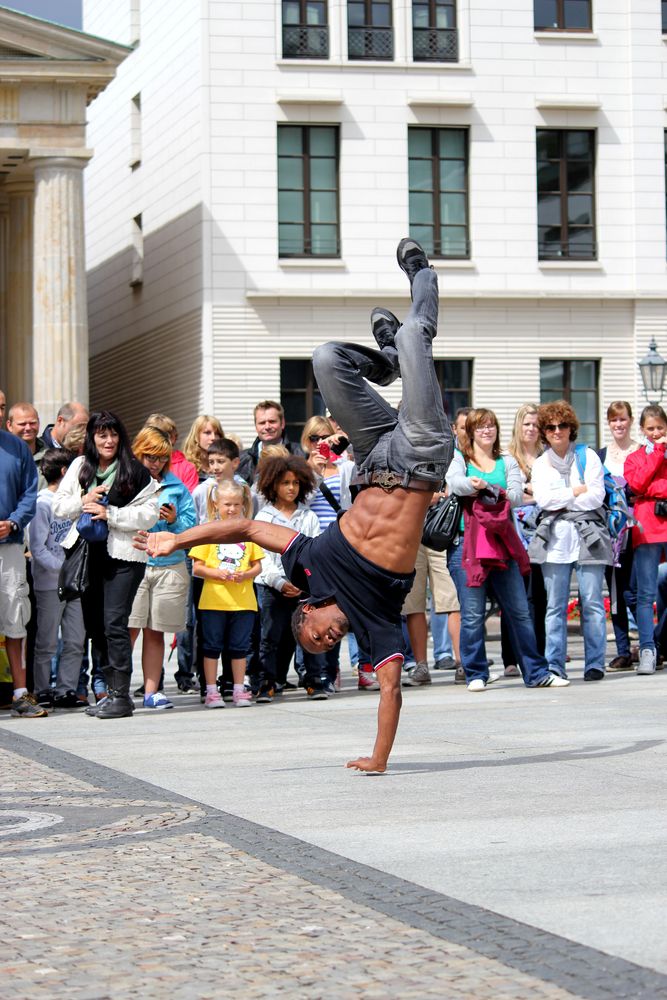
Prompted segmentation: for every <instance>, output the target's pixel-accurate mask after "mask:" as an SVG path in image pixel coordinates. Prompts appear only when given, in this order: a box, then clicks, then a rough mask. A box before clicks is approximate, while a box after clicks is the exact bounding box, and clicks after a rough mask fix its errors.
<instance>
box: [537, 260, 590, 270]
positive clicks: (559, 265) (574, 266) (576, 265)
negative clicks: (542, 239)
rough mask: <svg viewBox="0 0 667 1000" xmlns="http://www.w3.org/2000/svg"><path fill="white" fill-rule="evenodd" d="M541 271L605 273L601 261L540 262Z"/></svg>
mask: <svg viewBox="0 0 667 1000" xmlns="http://www.w3.org/2000/svg"><path fill="white" fill-rule="evenodd" d="M537 266H538V267H539V268H540V270H541V271H604V267H603V266H602V264H601V263H600V261H599V260H538V262H537Z"/></svg>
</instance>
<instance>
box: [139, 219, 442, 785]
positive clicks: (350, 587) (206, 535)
mask: <svg viewBox="0 0 667 1000" xmlns="http://www.w3.org/2000/svg"><path fill="white" fill-rule="evenodd" d="M396 256H397V260H398V265H399V267H400V268H401V270H402V271H403V272H404V273H405V275H406V276H407V278H408V280H409V282H410V292H411V297H412V306H411V308H410V311H409V312H408V315H407V316H406V318H405V321H404V322H403V323H400V322H399V320H398V319H397V318H396V317H395V316H394V315H393V313H391V312H389V310H387V309H380V308H376V309H373V311H372V313H371V329H372V333H373V336H374V338H375V341H376V343H377V345H378V347H379V350H373V349H371V348H369V347H366V346H364V345H360V344H351V343H344V342H333V343H328V344H323V345H321V346H320V347H317V348H316V350H315V352H314V355H313V368H314V372H315V377H316V379H317V384H318V386H319V389H320V392H321V393H322V396H323V397H324V400H325V402H326V405H327V406H328V408H329V410H330V411H331V413H332V415H333V417H334V419H335V420H337V421H338V422H339V423H340V424H341V425H342V426H344V427H345V428H346V430H347V432H348V434H349V437H350V440H351V442H352V446H353V448H354V455H355V462H356V469H355V474H354V476H353V480H352V484H351V485H352V486H353V487H354V488H355V490H356V496H355V498H354V503H353V504H352V506H351V507H350V508H349V510H346V511H344V512H343V513H342V514H341V515H340V517H339V518H338V520H336V521H333V522H332V523H331V524H330V525H329V527H328V528H327V529H326V530H325V531H323V532H322V533H321V534H320V535H318V536H317V537H315V538H309V537H306V536H305V535H303V534H300V533H299V532H297V531H294V530H292V529H291V528H288V527H284V526H282V525H277V524H263V523H262V522H260V521H250V520H244V519H237V520H234V521H220V522H217V523H215V524H205V525H199V526H198V527H196V528H191V529H190V530H189V531H185V532H183V534H182V535H174V534H171V533H165V532H157V533H155V534H152V535H144V534H141V533H140V534H138V535H137V536H136V538H135V544H136V546H137V547H138V548H148V551H149V552H150V554H151V555H154V556H156V555H165V554H168V553H170V552H173V551H174V550H175V549H177V548H178V549H182V548H188V547H191V546H192V545H196V544H199V543H201V542H205V541H208V542H218V543H222V542H231V541H251V542H256V543H257V544H258V545H261V546H262V548H266V549H270V550H271V551H273V552H280V553H281V556H282V563H283V567H284V569H285V573H286V576H287V578H288V579H289V580H290V581H291V583H293V584H294V586H295V587H298V588H299V590H302V591H303V592H304V594H306V595H307V596H306V597H305V598H304V600H302V601H301V603H300V604H299V606H298V607H297V610H296V612H295V614H294V617H293V619H292V628H293V631H294V635H295V637H296V638H297V640H298V641H299V642H300V643H301V645H302V646H303V647H304V648H305V649H306V650H308V651H309V652H312V653H320V652H324V651H325V650H328V649H332V648H333V647H334V646H335V645H336V644H337V643H338V642H340V640H341V639H342V638H343V636H344V635H346V634H347V633H348V631H350V630H352V631H354V633H355V635H356V636H357V638H358V639H359V640H360V641H363V642H364V644H365V645H367V646H368V648H369V650H370V653H371V657H372V665H373V669H374V671H375V673H376V677H377V679H378V682H379V684H380V702H379V706H378V722H377V736H376V739H375V745H374V748H373V751H372V753H371V755H370V756H369V757H357V758H355V759H354V760H350V761H349V762H348V765H347V766H348V767H350V768H353V769H355V770H358V771H364V772H367V773H369V772H382V771H385V770H386V769H387V761H388V758H389V754H390V752H391V749H392V746H393V743H394V738H395V736H396V729H397V727H398V720H399V716H400V710H401V669H402V665H403V660H404V656H403V651H404V640H403V633H402V629H401V609H402V607H403V602H404V600H405V597H406V596H407V594H408V593H409V591H410V588H411V587H412V581H413V579H414V567H415V560H416V558H417V550H418V548H419V543H420V541H421V537H422V531H423V526H424V516H425V514H426V511H427V509H428V507H429V504H430V502H431V498H432V496H433V493H434V492H435V491H437V490H440V489H441V487H442V483H443V480H444V478H445V473H446V471H447V468H448V466H449V463H450V461H451V458H452V453H453V442H452V432H451V428H450V426H449V421H448V420H447V417H446V416H445V411H444V407H443V402H442V389H441V388H440V385H439V383H438V379H437V376H436V372H435V368H434V365H433V352H432V341H433V338H434V337H435V336H436V333H437V324H438V278H437V275H436V273H435V271H434V270H433V269H432V268H431V267H430V265H429V262H428V258H427V257H426V254H425V253H424V250H423V249H422V247H421V246H420V245H419V243H417V242H416V241H415V240H413V239H410V238H407V239H402V240H401V241H400V243H399V244H398V249H397V253H396ZM397 378H401V379H402V387H403V394H402V399H401V406H400V409H399V410H398V411H397V410H396V409H394V407H393V406H391V405H390V404H389V403H388V402H387V401H386V400H385V399H384V398H383V397H382V396H380V394H379V393H377V392H376V391H375V389H374V388H373V386H372V385H371V384H370V383H375V384H376V385H380V386H387V385H390V384H391V383H392V382H394V381H395V380H396V379H397Z"/></svg>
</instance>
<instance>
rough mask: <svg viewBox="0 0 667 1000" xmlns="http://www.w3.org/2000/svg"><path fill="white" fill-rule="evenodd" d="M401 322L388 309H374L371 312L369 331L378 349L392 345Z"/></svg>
mask: <svg viewBox="0 0 667 1000" xmlns="http://www.w3.org/2000/svg"><path fill="white" fill-rule="evenodd" d="M400 325H401V324H400V323H399V321H398V320H397V319H396V317H395V316H394V314H393V313H392V312H389V310H388V309H380V308H379V307H378V308H376V309H374V310H373V312H372V313H371V331H372V333H373V336H374V337H375V342H376V343H377V345H378V347H379V348H380V350H382V349H383V348H385V347H394V346H395V344H394V338H395V336H396V331H397V330H398V328H399V326H400Z"/></svg>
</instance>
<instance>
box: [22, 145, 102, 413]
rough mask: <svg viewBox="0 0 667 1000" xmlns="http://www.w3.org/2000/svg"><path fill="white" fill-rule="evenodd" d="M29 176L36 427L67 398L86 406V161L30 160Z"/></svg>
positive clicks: (78, 159)
mask: <svg viewBox="0 0 667 1000" xmlns="http://www.w3.org/2000/svg"><path fill="white" fill-rule="evenodd" d="M31 163H32V164H33V165H34V177H35V225H34V258H33V397H34V403H35V406H36V407H37V409H38V411H39V415H40V417H41V418H42V423H43V424H45V423H46V422H47V421H50V420H53V419H54V418H55V415H56V413H57V411H58V408H59V407H60V406H61V405H62V404H63V403H64V402H66V401H67V400H72V399H75V400H78V401H79V402H80V403H84V404H86V405H87V403H88V314H87V309H86V264H85V256H84V238H83V168H84V167H85V165H86V163H87V159H86V158H83V157H81V158H77V157H65V156H62V157H44V158H43V159H41V158H39V159H38V158H35V159H32V160H31Z"/></svg>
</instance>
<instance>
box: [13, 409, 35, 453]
mask: <svg viewBox="0 0 667 1000" xmlns="http://www.w3.org/2000/svg"><path fill="white" fill-rule="evenodd" d="M7 430H8V431H9V432H10V434H16V436H17V437H20V438H23V440H24V441H25V443H26V444H27V445H29V446H30V447H31V448H32V446H33V445H34V443H35V439H36V438H37V431H38V430H39V415H38V413H37V410H35V409H33V407H32V406H30V407H28V406H26V407H17V408H15V410H14V412H13V413H12V415H11V417H10V418H9V420H8V421H7Z"/></svg>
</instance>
